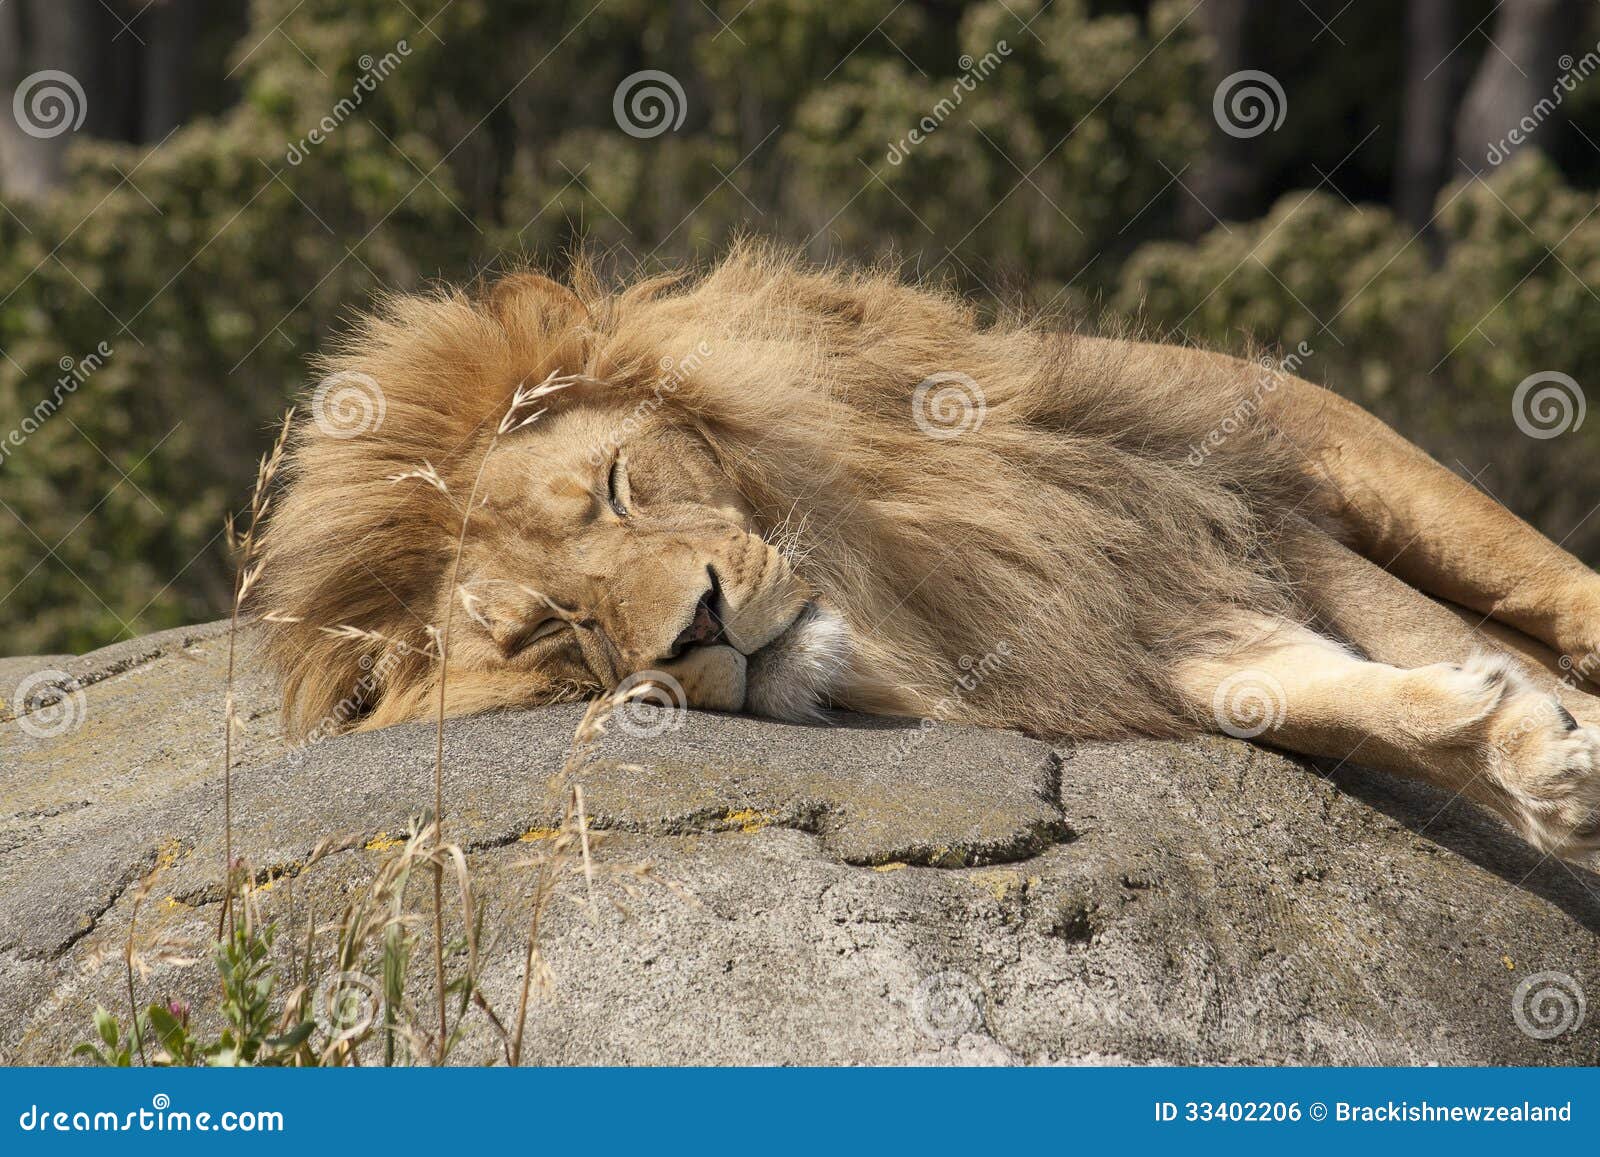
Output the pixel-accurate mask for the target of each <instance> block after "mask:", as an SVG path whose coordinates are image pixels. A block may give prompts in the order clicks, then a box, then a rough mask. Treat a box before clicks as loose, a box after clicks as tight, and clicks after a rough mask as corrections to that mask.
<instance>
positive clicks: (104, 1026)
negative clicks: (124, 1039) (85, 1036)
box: [94, 1005, 121, 1048]
mask: <svg viewBox="0 0 1600 1157" xmlns="http://www.w3.org/2000/svg"><path fill="white" fill-rule="evenodd" d="M94 1027H95V1031H96V1032H98V1033H99V1034H100V1039H101V1040H103V1041H105V1042H106V1044H107V1045H108V1046H109V1047H111V1048H116V1047H117V1038H118V1037H119V1036H120V1035H121V1033H119V1032H118V1031H117V1018H116V1017H114V1016H112V1015H111V1014H110V1013H109V1012H107V1011H106V1008H105V1005H98V1006H96V1007H95V1010H94Z"/></svg>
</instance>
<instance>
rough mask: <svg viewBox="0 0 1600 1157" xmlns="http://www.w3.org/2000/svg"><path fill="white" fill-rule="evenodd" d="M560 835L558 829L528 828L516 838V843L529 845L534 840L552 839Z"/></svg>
mask: <svg viewBox="0 0 1600 1157" xmlns="http://www.w3.org/2000/svg"><path fill="white" fill-rule="evenodd" d="M560 834H561V829H560V828H529V829H528V830H527V831H525V832H523V833H522V834H521V835H520V836H518V837H517V842H518V843H523V844H531V843H533V842H534V841H535V840H549V839H554V838H555V837H556V836H559V835H560Z"/></svg>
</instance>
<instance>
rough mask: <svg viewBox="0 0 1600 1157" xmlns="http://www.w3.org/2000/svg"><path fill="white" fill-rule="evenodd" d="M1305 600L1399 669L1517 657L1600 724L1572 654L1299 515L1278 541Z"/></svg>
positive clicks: (1571, 706) (1580, 714)
mask: <svg viewBox="0 0 1600 1157" xmlns="http://www.w3.org/2000/svg"><path fill="white" fill-rule="evenodd" d="M1279 546H1280V551H1281V556H1282V558H1283V561H1284V565H1285V566H1287V567H1288V568H1289V572H1290V576H1291V578H1292V579H1293V580H1294V584H1295V588H1296V590H1297V592H1298V594H1299V597H1300V600H1301V602H1302V603H1303V604H1304V605H1305V606H1306V607H1307V609H1309V610H1310V611H1311V612H1313V613H1314V614H1315V615H1316V617H1317V621H1318V626H1319V628H1321V629H1326V630H1328V631H1329V632H1331V633H1332V634H1333V635H1334V636H1336V637H1337V638H1340V639H1343V640H1346V641H1348V642H1349V643H1351V644H1353V645H1354V646H1355V648H1356V649H1357V650H1359V651H1360V652H1361V654H1363V655H1365V656H1366V657H1367V658H1369V659H1375V660H1377V661H1378V662H1380V663H1388V664H1391V665H1392V666H1396V667H1424V666H1427V665H1428V664H1430V663H1440V662H1448V663H1464V662H1466V661H1467V660H1468V659H1470V658H1471V657H1472V656H1473V655H1476V654H1478V653H1479V652H1481V651H1485V650H1489V651H1494V650H1500V651H1505V652H1509V653H1510V654H1512V655H1514V656H1515V657H1516V658H1517V659H1518V660H1519V661H1520V663H1521V671H1522V674H1523V675H1524V676H1525V677H1526V678H1527V679H1528V681H1529V682H1531V683H1533V684H1534V686H1536V687H1537V688H1538V689H1539V690H1540V691H1542V692H1545V693H1547V694H1549V695H1552V696H1554V697H1555V698H1556V699H1557V700H1558V701H1559V702H1560V703H1561V705H1562V706H1563V707H1565V708H1566V709H1567V710H1568V711H1569V712H1571V713H1572V714H1573V715H1574V716H1576V717H1577V718H1578V719H1579V720H1580V721H1582V722H1584V723H1592V724H1595V725H1597V726H1600V695H1596V694H1595V693H1594V689H1593V687H1592V686H1591V685H1590V684H1589V683H1586V682H1584V680H1583V677H1582V675H1583V672H1582V671H1581V670H1580V669H1578V668H1577V667H1576V666H1575V664H1573V662H1572V661H1571V660H1570V659H1567V660H1566V661H1565V662H1564V661H1563V657H1562V656H1558V655H1557V654H1556V653H1555V652H1554V651H1552V650H1550V649H1549V648H1548V647H1546V646H1544V645H1543V644H1542V643H1539V642H1537V641H1535V640H1534V639H1532V638H1530V637H1529V636H1527V635H1524V634H1522V633H1521V632H1519V631H1516V630H1514V629H1513V628H1511V627H1507V626H1505V625H1504V624H1502V623H1497V622H1495V621H1493V620H1492V619H1485V618H1484V616H1483V615H1481V614H1478V613H1477V612H1475V611H1467V610H1463V609H1462V608H1460V607H1457V606H1455V605H1454V604H1451V603H1444V602H1440V601H1437V600H1435V599H1432V598H1430V597H1428V596H1427V595H1425V594H1423V593H1422V592H1421V591H1419V590H1417V589H1416V588H1415V587H1413V586H1411V585H1409V584H1407V583H1405V582H1402V581H1401V580H1400V579H1398V578H1396V577H1395V576H1394V575H1393V574H1391V573H1390V572H1388V571H1386V570H1384V569H1383V568H1382V567H1380V566H1378V565H1377V564H1376V563H1374V562H1372V561H1370V560H1369V559H1366V558H1364V557H1362V556H1361V555H1359V554H1357V553H1356V552H1355V551H1353V550H1351V549H1350V548H1349V547H1347V546H1345V545H1343V544H1342V543H1340V542H1338V541H1336V540H1335V539H1333V538H1332V537H1331V536H1330V535H1328V534H1327V533H1325V532H1323V531H1321V530H1318V529H1317V528H1316V527H1313V526H1311V525H1310V524H1309V523H1306V522H1303V521H1299V520H1296V521H1295V523H1294V525H1293V526H1291V527H1288V528H1286V533H1285V534H1284V535H1283V538H1282V540H1281V541H1280V544H1279Z"/></svg>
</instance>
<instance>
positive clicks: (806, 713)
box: [744, 603, 850, 722]
mask: <svg viewBox="0 0 1600 1157" xmlns="http://www.w3.org/2000/svg"><path fill="white" fill-rule="evenodd" d="M849 659H850V628H849V627H848V626H847V625H846V624H845V621H844V619H842V618H840V617H839V615H837V614H836V613H835V612H833V611H832V610H830V609H828V608H827V607H824V606H820V605H818V604H815V603H813V604H812V605H811V606H810V607H809V608H807V609H806V610H804V611H802V612H801V613H800V617H799V618H797V619H796V620H795V621H794V622H793V623H792V624H791V625H790V626H789V628H788V629H787V630H785V631H784V632H783V634H781V635H779V636H778V637H777V638H776V639H774V640H772V642H770V643H768V644H767V645H766V646H765V647H762V648H761V650H759V651H757V652H756V653H755V654H753V655H751V656H750V657H749V666H748V667H747V669H746V674H745V701H744V709H745V710H746V711H748V712H750V713H751V714H753V715H765V716H767V717H769V718H772V719H787V720H790V721H792V722H804V721H806V720H811V719H817V718H819V717H820V715H821V708H822V705H823V704H824V703H826V702H827V701H828V699H829V698H830V697H831V695H832V693H833V690H834V688H835V687H836V686H837V685H838V682H839V677H840V675H841V673H842V672H843V671H844V668H845V664H846V663H847V662H849Z"/></svg>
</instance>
